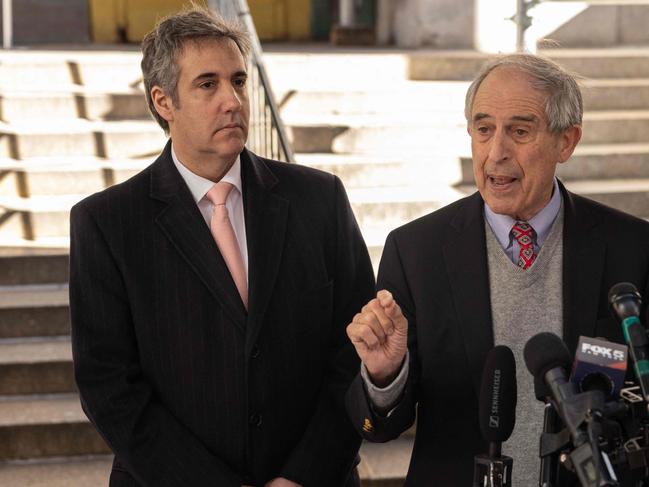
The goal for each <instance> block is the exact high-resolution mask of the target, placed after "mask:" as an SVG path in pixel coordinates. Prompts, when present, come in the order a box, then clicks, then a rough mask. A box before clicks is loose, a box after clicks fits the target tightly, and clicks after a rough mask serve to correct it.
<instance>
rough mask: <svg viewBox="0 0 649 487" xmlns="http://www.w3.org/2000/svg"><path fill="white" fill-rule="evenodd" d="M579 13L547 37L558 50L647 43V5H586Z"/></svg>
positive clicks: (630, 3) (621, 3)
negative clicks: (560, 48) (556, 45)
mask: <svg viewBox="0 0 649 487" xmlns="http://www.w3.org/2000/svg"><path fill="white" fill-rule="evenodd" d="M589 3H591V5H589V6H588V7H586V8H585V9H584V10H583V11H581V12H580V13H579V14H577V15H576V16H574V17H573V18H572V19H570V20H569V21H568V22H566V23H564V24H563V25H561V26H560V27H559V28H558V29H556V30H555V31H553V32H550V33H548V34H547V36H546V37H547V38H548V39H552V40H553V41H555V42H556V43H558V46H561V47H562V48H570V47H582V48H583V47H609V46H620V45H643V44H645V45H646V44H647V43H649V31H648V30H647V29H646V26H647V24H648V23H649V2H644V1H643V2H640V1H635V2H621V1H613V2H611V1H609V2H597V1H596V2H589Z"/></svg>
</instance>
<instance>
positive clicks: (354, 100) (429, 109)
mask: <svg viewBox="0 0 649 487" xmlns="http://www.w3.org/2000/svg"><path fill="white" fill-rule="evenodd" d="M468 86H469V83H468V82H466V81H434V82H430V81H401V82H395V83H393V84H392V85H391V86H389V87H384V86H378V87H375V86H372V85H370V86H366V87H364V88H351V89H350V88H349V87H344V86H343V87H340V88H339V89H329V90H316V89H314V88H313V87H311V86H307V87H305V89H303V90H299V91H298V90H295V91H291V92H289V93H278V94H277V98H278V100H279V102H280V107H281V108H280V111H281V113H282V116H284V117H292V116H296V115H299V114H303V113H309V114H313V115H315V114H335V115H359V114H360V115H370V114H397V115H399V114H403V113H404V112H407V113H422V112H425V113H444V112H447V111H451V112H457V111H460V112H462V110H463V106H464V95H465V93H466V90H467V88H468Z"/></svg>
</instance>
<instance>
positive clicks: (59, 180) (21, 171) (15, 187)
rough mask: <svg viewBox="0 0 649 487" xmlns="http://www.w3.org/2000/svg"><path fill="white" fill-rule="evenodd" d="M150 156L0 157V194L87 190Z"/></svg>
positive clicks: (127, 173)
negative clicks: (110, 157) (127, 157)
mask: <svg viewBox="0 0 649 487" xmlns="http://www.w3.org/2000/svg"><path fill="white" fill-rule="evenodd" d="M151 162H153V158H152V157H144V158H134V159H117V160H110V159H101V158H98V157H92V156H88V157H49V158H46V157H41V158H31V159H26V160H20V161H19V160H16V159H8V158H5V159H0V172H1V173H2V174H4V177H2V179H0V196H8V197H29V196H54V195H66V194H91V193H94V192H97V191H101V190H103V189H105V188H107V187H109V186H112V185H113V184H116V183H120V182H122V181H125V180H126V179H128V178H130V177H131V176H133V175H135V174H137V173H138V172H139V171H141V170H142V169H144V168H145V167H146V166H148V165H149V164H150V163H151Z"/></svg>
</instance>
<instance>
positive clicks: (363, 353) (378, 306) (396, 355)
mask: <svg viewBox="0 0 649 487" xmlns="http://www.w3.org/2000/svg"><path fill="white" fill-rule="evenodd" d="M347 336H348V337H349V339H350V340H351V342H352V343H353V344H354V347H355V348H356V353H357V354H358V356H359V357H360V359H361V360H362V361H363V363H364V364H365V367H366V368H367V371H368V372H369V375H370V379H372V382H373V383H374V384H375V385H377V386H378V387H385V386H387V385H388V384H390V382H392V381H393V380H394V378H395V377H396V376H397V375H398V373H399V370H400V369H401V364H402V363H403V359H404V357H405V356H406V350H407V349H408V320H406V318H405V317H404V316H403V314H402V313H401V308H400V307H399V305H398V304H397V302H396V301H395V300H394V298H393V297H392V294H391V293H390V292H388V291H385V290H381V291H379V292H378V293H376V298H375V299H372V300H371V301H370V302H369V303H367V304H366V305H365V306H363V309H362V310H361V312H360V313H357V314H356V316H354V319H353V321H352V322H351V323H350V324H349V325H348V326H347Z"/></svg>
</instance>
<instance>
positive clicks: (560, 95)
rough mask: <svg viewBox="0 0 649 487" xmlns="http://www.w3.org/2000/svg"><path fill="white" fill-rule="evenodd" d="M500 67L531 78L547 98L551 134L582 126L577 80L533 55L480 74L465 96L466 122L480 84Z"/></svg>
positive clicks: (499, 62) (512, 57)
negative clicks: (514, 70) (517, 71)
mask: <svg viewBox="0 0 649 487" xmlns="http://www.w3.org/2000/svg"><path fill="white" fill-rule="evenodd" d="M501 67H502V68H512V69H517V70H519V71H522V72H524V73H526V74H528V75H529V76H531V77H532V86H533V87H534V88H536V89H538V90H539V91H543V92H545V93H546V94H547V98H546V100H545V115H546V116H547V118H548V129H549V130H550V132H551V133H553V134H560V133H562V132H564V131H565V130H567V129H568V128H570V127H572V126H573V125H581V120H582V115H583V112H584V108H583V102H582V99H581V91H580V89H579V85H578V84H577V81H576V76H575V75H573V74H571V73H569V72H568V71H566V70H565V69H563V68H562V67H561V66H559V65H558V64H556V63H555V62H554V61H551V60H549V59H547V58H544V57H542V56H537V55H534V54H509V55H507V56H502V57H499V58H497V59H495V60H493V61H491V62H490V63H488V64H486V65H485V66H484V67H483V68H482V69H481V70H480V72H479V73H478V75H477V77H476V78H475V79H474V80H473V83H471V86H469V89H468V90H467V92H466V98H465V104H464V116H465V117H466V120H467V122H469V123H470V122H471V110H472V109H473V101H474V99H475V95H476V93H477V92H478V88H480V84H481V83H482V82H483V81H484V79H485V78H486V77H487V75H488V74H489V73H491V72H492V71H493V70H494V69H496V68H501Z"/></svg>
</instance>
